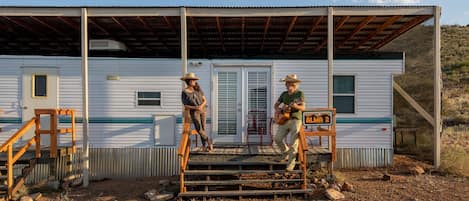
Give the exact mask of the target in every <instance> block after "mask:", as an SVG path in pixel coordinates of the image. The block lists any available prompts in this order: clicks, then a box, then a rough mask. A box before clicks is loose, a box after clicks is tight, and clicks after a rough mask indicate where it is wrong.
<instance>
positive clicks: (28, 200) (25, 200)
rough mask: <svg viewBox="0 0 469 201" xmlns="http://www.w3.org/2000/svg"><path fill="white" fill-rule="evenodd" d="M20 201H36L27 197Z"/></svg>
mask: <svg viewBox="0 0 469 201" xmlns="http://www.w3.org/2000/svg"><path fill="white" fill-rule="evenodd" d="M20 201H34V200H33V198H32V197H29V196H27V195H25V196H22V197H21V198H20Z"/></svg>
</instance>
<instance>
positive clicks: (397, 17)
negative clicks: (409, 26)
mask: <svg viewBox="0 0 469 201" xmlns="http://www.w3.org/2000/svg"><path fill="white" fill-rule="evenodd" d="M401 18H402V15H395V16H392V17H390V18H389V19H388V20H386V22H384V23H383V24H381V26H379V27H378V28H377V29H376V30H375V31H374V32H371V33H370V34H368V36H367V37H366V38H365V39H363V40H361V41H360V42H359V43H358V44H356V45H355V46H354V47H353V48H352V50H356V49H357V48H359V47H360V46H362V45H363V44H365V43H366V42H367V41H369V40H371V39H372V38H373V37H375V36H376V35H378V34H379V33H380V32H382V31H383V30H384V29H386V28H387V27H389V26H391V25H392V24H394V22H396V21H397V20H399V19H401Z"/></svg>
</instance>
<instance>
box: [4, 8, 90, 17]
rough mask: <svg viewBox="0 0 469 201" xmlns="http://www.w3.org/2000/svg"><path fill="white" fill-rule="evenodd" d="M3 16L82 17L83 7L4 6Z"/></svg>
mask: <svg viewBox="0 0 469 201" xmlns="http://www.w3.org/2000/svg"><path fill="white" fill-rule="evenodd" d="M0 15H1V16H48V17H50V16H70V17H80V16H81V8H70V7H68V8H65V7H63V8H59V7H53V8H43V7H36V8H34V7H27V8H26V7H3V8H0Z"/></svg>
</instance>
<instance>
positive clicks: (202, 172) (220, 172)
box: [184, 170, 302, 175]
mask: <svg viewBox="0 0 469 201" xmlns="http://www.w3.org/2000/svg"><path fill="white" fill-rule="evenodd" d="M276 173H277V174H284V173H286V171H285V170H186V171H185V172H184V174H185V175H237V174H276ZM288 173H302V171H301V170H293V171H291V172H288Z"/></svg>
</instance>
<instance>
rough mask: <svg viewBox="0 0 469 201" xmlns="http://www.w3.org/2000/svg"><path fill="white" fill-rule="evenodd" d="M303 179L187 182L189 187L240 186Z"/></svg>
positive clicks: (300, 180) (299, 180)
mask: <svg viewBox="0 0 469 201" xmlns="http://www.w3.org/2000/svg"><path fill="white" fill-rule="evenodd" d="M302 181H303V180H302V179H251V180H221V181H185V182H184V184H186V185H187V186H213V185H240V184H254V183H256V184H258V183H274V182H279V183H291V182H302Z"/></svg>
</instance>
